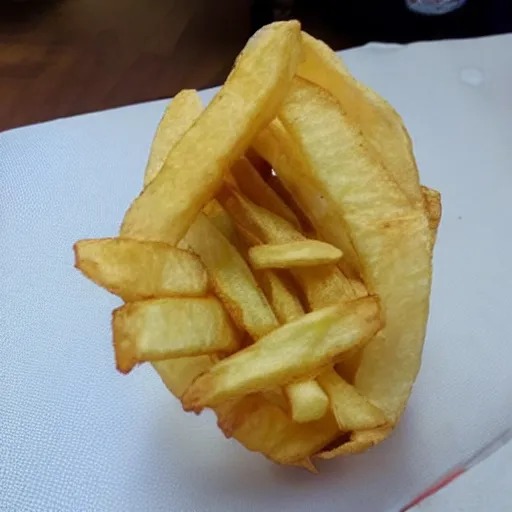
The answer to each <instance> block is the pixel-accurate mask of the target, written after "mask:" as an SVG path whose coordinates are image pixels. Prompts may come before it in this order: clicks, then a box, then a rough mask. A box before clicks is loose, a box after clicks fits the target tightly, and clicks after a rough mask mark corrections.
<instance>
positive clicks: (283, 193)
mask: <svg viewBox="0 0 512 512" xmlns="http://www.w3.org/2000/svg"><path fill="white" fill-rule="evenodd" d="M255 152H256V151H255ZM267 183H268V185H269V186H270V187H272V190H274V192H275V193H276V194H277V195H278V196H279V197H280V198H281V199H282V200H283V201H284V203H285V204H286V205H287V206H288V208H290V210H291V211H292V212H293V213H294V215H295V217H296V218H297V219H298V220H299V224H300V228H301V230H302V232H303V233H305V234H306V235H308V236H310V235H311V238H315V236H316V234H317V233H316V231H315V229H314V228H313V225H312V224H311V221H310V220H309V219H308V218H307V216H306V214H305V213H304V212H303V211H302V208H301V207H300V206H299V204H298V203H297V201H296V200H295V198H294V197H293V196H292V195H291V194H290V192H289V190H288V189H287V188H286V187H285V186H284V184H283V182H282V181H281V180H280V179H279V177H278V176H277V175H275V174H273V175H272V176H270V177H269V178H268V180H267Z"/></svg>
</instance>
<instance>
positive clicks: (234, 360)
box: [183, 297, 381, 410]
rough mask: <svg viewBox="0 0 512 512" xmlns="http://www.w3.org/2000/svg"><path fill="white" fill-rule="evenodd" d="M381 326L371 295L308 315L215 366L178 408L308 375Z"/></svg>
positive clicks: (207, 403) (192, 407)
mask: <svg viewBox="0 0 512 512" xmlns="http://www.w3.org/2000/svg"><path fill="white" fill-rule="evenodd" d="M380 327H381V319H380V308H379V304H378V300H377V299H376V298H375V297H366V298H363V299H358V300H356V301H352V302H342V303H339V304H337V305H336V306H331V307H327V308H324V309H321V310H319V311H315V312H313V313H309V314H307V315H305V316H303V317H302V318H299V319H298V320H295V321H294V322H291V323H288V324H286V325H283V326H281V327H279V329H276V330H275V331H273V332H271V333H270V334H268V335H267V336H265V337H264V338H262V339H260V340H259V341H258V342H257V343H255V344H254V345H251V346H249V347H247V348H244V349H243V350H241V351H240V352H237V353H236V354H233V355H232V356H230V357H228V358H226V359H224V360H222V361H221V362H219V363H218V364H216V365H215V366H214V367H213V368H212V369H211V370H210V371H209V372H208V373H205V374H204V375H202V376H201V377H199V378H198V379H197V380H196V381H195V382H194V383H193V384H192V386H190V388H189V389H188V390H187V392H186V393H185V395H184V397H183V407H184V408H185V409H186V410H200V409H202V408H203V407H207V406H216V405H219V404H220V403H222V402H223V401H225V400H229V399H231V398H236V397H238V396H243V395H246V394H249V393H253V392H256V391H259V390H263V389H268V388H272V387H274V386H279V385H283V384H288V383H291V382H294V381H296V380H299V379H304V378H308V377H312V376H314V374H315V373H318V372H320V371H321V370H322V367H323V366H325V365H327V364H329V363H330V362H332V361H333V360H335V359H337V358H339V357H340V354H343V353H344V352H346V351H347V350H349V349H351V348H353V347H356V346H358V345H362V344H364V343H366V342H367V341H368V340H369V339H371V337H372V336H374V335H375V333H376V332H377V331H378V330H379V329H380Z"/></svg>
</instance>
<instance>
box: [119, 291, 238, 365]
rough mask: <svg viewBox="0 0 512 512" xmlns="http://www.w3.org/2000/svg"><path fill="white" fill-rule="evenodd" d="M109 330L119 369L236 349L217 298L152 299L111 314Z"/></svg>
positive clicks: (235, 334) (232, 330) (122, 307)
mask: <svg viewBox="0 0 512 512" xmlns="http://www.w3.org/2000/svg"><path fill="white" fill-rule="evenodd" d="M112 331H113V334H114V349H115V353H116V363H117V368H118V370H119V371H121V372H122V373H128V372H129V371H131V369H132V368H133V367H134V366H135V365H136V364H138V363H141V362H144V361H158V360H162V359H171V358H174V357H182V356H195V355H203V354H210V353H215V352H233V351H234V350H237V349H238V348H239V336H238V333H237V332H236V331H235V329H234V328H233V326H232V324H231V321H230V320H229V317H228V315H227V314H226V312H225V310H224V308H223V307H222V304H221V303H220V301H219V300H218V299H216V298H215V297H201V298H188V299H185V298H182V297H180V298H172V299H153V300H145V301H141V302H130V303H128V304H125V305H124V306H121V307H120V308H118V309H116V310H114V312H113V315H112Z"/></svg>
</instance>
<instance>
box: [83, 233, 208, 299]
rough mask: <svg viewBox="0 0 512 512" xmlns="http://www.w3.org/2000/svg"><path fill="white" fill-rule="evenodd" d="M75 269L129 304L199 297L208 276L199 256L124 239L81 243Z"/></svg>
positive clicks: (163, 246)
mask: <svg viewBox="0 0 512 512" xmlns="http://www.w3.org/2000/svg"><path fill="white" fill-rule="evenodd" d="M74 250H75V267H76V268H78V269H80V270H81V271H82V272H83V273H84V274H85V275H86V276H87V277H88V278H89V279H91V280H92V281H94V282H95V283H96V284H98V285H100V286H102V287H103V288H105V289H107V290H108V291H109V292H112V293H115V294H116V295H119V297H121V298H122V299H123V300H125V301H126V302H133V301H136V300H142V299H151V298H159V297H175V296H185V297H197V296H201V295H205V294H206V292H207V289H208V275H207V273H206V270H205V268H204V267H203V265H202V264H201V262H200V261H199V259H198V258H197V256H195V255H193V254H191V253H189V252H186V251H182V250H180V249H177V248H176V247H171V246H170V245H167V244H164V243H162V242H140V241H138V240H129V239H122V238H101V239H92V240H80V241H78V242H77V243H76V244H75V245H74Z"/></svg>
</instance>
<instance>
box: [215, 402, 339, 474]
mask: <svg viewBox="0 0 512 512" xmlns="http://www.w3.org/2000/svg"><path fill="white" fill-rule="evenodd" d="M216 413H217V417H218V424H219V427H220V428H221V430H222V431H223V432H224V434H225V435H226V437H234V438H235V439H237V440H238V441H239V442H240V443H242V444H243V445H244V446H245V447H246V448H247V449H248V450H251V451H257V452H260V453H262V454H263V455H265V456H266V457H268V458H269V459H270V460H272V461H275V462H278V463H279V464H288V465H293V466H295V465H302V466H305V467H308V468H309V467H310V464H308V461H307V460H305V459H308V458H309V457H310V456H311V455H313V454H314V453H317V452H318V451H319V450H321V449H322V448H323V447H324V446H325V445H327V444H328V443H330V442H331V441H332V440H333V439H335V438H336V437H337V436H338V434H339V429H338V426H337V424H336V421H335V420H334V418H333V416H332V414H330V413H329V412H328V413H327V414H326V415H325V416H324V417H323V418H321V419H320V420H317V421H313V422H309V423H295V422H294V421H292V419H291V418H290V417H289V416H288V414H287V413H286V412H285V411H284V410H283V409H282V408H281V407H279V406H278V405H275V404H273V403H271V402H269V401H268V400H266V399H265V398H264V397H262V396H261V395H259V394H256V395H250V396H246V397H244V398H243V399H241V400H239V401H238V402H236V403H235V404H234V405H231V404H224V405H222V406H221V407H220V408H217V409H216Z"/></svg>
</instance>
